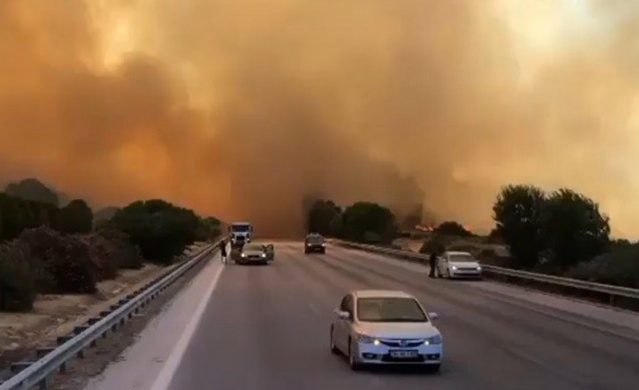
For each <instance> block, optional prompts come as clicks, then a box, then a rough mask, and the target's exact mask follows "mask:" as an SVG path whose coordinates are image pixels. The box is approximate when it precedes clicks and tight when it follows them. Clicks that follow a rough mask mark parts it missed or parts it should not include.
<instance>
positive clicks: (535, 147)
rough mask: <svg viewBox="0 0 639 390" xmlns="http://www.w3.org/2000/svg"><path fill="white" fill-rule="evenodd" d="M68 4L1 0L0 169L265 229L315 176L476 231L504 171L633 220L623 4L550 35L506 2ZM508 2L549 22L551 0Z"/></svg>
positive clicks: (294, 223)
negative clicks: (553, 41)
mask: <svg viewBox="0 0 639 390" xmlns="http://www.w3.org/2000/svg"><path fill="white" fill-rule="evenodd" d="M64 3H65V4H64V6H61V5H60V4H57V3H56V2H51V1H47V0H3V1H2V2H0V26H1V27H0V65H1V67H0V69H1V70H2V72H0V177H2V178H18V177H25V176H36V177H39V178H42V179H43V180H45V181H47V182H49V183H51V184H53V185H54V186H56V187H57V188H61V189H63V190H64V191H66V192H70V193H75V194H79V195H82V196H87V197H88V198H89V199H90V200H91V201H93V202H94V203H96V204H99V205H109V204H121V203H124V202H127V201H130V200H132V199H135V198H140V197H165V198H169V199H171V200H173V201H176V202H179V203H182V204H185V205H188V206H191V207H194V208H196V209H197V210H198V211H200V212H202V213H208V214H216V215H219V216H221V217H223V218H225V219H242V220H246V219H249V220H253V221H254V222H255V223H256V225H257V226H258V229H259V230H260V231H261V232H262V233H263V234H269V235H274V234H289V233H293V232H296V231H297V230H298V229H299V228H300V226H301V214H300V211H301V203H302V199H303V198H304V197H305V196H307V195H308V194H313V193H321V194H325V195H326V196H327V197H331V198H334V199H336V200H338V201H342V202H348V201H352V200H355V199H364V198H366V199H370V200H377V201H382V202H384V203H387V204H391V205H393V206H394V207H396V208H400V209H403V210H408V209H411V208H413V207H414V206H415V205H416V204H419V203H421V202H422V201H423V202H424V204H425V207H426V209H427V210H430V211H432V212H433V213H434V214H435V215H437V216H438V217H439V218H455V219H460V220H462V221H463V222H464V223H468V224H470V225H472V226H477V227H484V228H487V227H489V226H490V224H491V222H490V206H491V203H492V201H493V199H494V196H495V194H496V192H497V190H498V189H499V187H500V186H501V185H503V184H507V183H510V182H534V183H538V184H540V185H542V186H544V187H546V188H549V189H553V188H556V187H557V186H562V185H563V186H569V187H573V188H575V189H577V190H581V191H584V192H585V193H586V194H587V195H589V196H592V197H594V198H595V199H597V200H599V201H601V203H602V206H603V207H604V210H605V211H607V212H609V213H610V214H611V217H612V219H613V224H614V225H615V227H616V228H617V230H618V231H620V232H621V233H625V234H635V233H637V231H639V224H638V223H637V222H636V221H637V220H639V205H636V202H634V199H635V198H636V196H637V195H638V194H639V184H638V183H639V181H637V180H636V179H635V178H634V177H633V175H632V173H633V170H632V169H631V168H630V167H631V166H632V165H633V164H635V163H637V162H639V158H638V157H636V156H637V154H636V153H635V152H634V150H636V148H637V146H639V135H638V134H637V132H636V126H637V123H636V122H633V115H635V112H636V107H634V99H635V96H636V95H637V91H638V87H639V73H637V72H636V69H637V65H639V55H638V54H639V52H638V45H637V44H638V38H637V31H636V30H637V27H636V26H639V17H638V14H637V8H638V7H636V6H629V5H628V2H623V1H606V2H601V1H593V2H592V4H589V5H588V6H587V7H588V8H584V10H583V12H584V13H588V12H592V14H593V15H598V18H599V19H600V20H599V19H598V21H597V22H596V23H595V22H593V25H592V26H586V27H583V26H582V27H581V30H577V31H585V32H588V34H574V36H573V37H571V38H570V39H569V41H570V42H569V43H570V45H567V44H564V45H563V46H562V45H559V46H558V47H554V48H552V49H548V50H547V51H543V50H533V49H530V48H528V49H527V48H526V47H524V45H523V44H521V41H522V40H523V38H522V36H521V34H519V33H518V30H517V26H516V25H515V24H514V23H513V20H514V19H512V18H513V16H512V14H511V13H509V12H506V11H505V8H504V4H506V3H507V2H504V1H503V0H490V1H489V0H486V1H476V0H458V1H445V0H429V1H424V0H374V1H357V0H341V1H339V2H337V1H316V0H269V1H265V0H235V1H223V0H191V1H182V0H162V1H147V0H132V1H99V0H86V1H82V0H66V1H65V2H64ZM520 3H521V4H522V6H523V8H527V7H529V8H530V9H531V10H537V11H539V12H540V15H537V16H538V17H539V18H542V19H543V17H545V16H548V15H551V14H556V11H557V9H558V8H559V5H557V4H559V3H561V2H558V1H554V0H553V1H550V0H543V1H540V0H536V1H533V0H523V1H521V2H520ZM511 4H512V3H511ZM583 7H586V6H583ZM531 14H532V11H531ZM508 15H509V16H508ZM529 16H530V17H532V16H534V15H529ZM600 21H601V22H600ZM593 26H595V27H596V29H595V27H593ZM575 28H576V27H575ZM595 30H596V31H595ZM533 64H534V66H533ZM410 178H414V179H415V181H412V180H411V179H410Z"/></svg>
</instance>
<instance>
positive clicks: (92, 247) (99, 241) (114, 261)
mask: <svg viewBox="0 0 639 390" xmlns="http://www.w3.org/2000/svg"><path fill="white" fill-rule="evenodd" d="M76 237H77V239H78V240H80V241H82V242H83V244H84V245H86V246H87V249H88V250H89V257H90V258H91V261H92V262H93V264H94V265H95V267H96V277H97V280H98V281H100V280H111V279H115V278H116V277H117V276H118V266H119V264H118V258H117V253H115V251H114V250H113V245H112V243H111V242H109V241H108V240H107V239H106V238H104V237H103V236H101V235H98V234H89V235H86V236H76Z"/></svg>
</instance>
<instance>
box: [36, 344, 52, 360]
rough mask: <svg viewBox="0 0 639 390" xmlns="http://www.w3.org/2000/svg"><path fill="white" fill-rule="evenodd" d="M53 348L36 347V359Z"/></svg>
mask: <svg viewBox="0 0 639 390" xmlns="http://www.w3.org/2000/svg"><path fill="white" fill-rule="evenodd" d="M54 349H55V348H52V347H46V348H38V349H36V357H37V358H38V359H40V358H41V357H43V356H45V355H46V354H48V353H51V352H52V351H53V350H54Z"/></svg>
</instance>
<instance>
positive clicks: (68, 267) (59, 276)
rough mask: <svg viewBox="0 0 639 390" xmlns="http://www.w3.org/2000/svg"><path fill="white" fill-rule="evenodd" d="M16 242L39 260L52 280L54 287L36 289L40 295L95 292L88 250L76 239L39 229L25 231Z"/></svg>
mask: <svg viewBox="0 0 639 390" xmlns="http://www.w3.org/2000/svg"><path fill="white" fill-rule="evenodd" d="M19 240H20V241H21V242H23V243H24V244H26V245H28V247H29V249H30V251H31V254H32V255H33V257H34V258H36V259H38V260H40V261H41V262H42V263H43V264H44V267H45V269H46V271H48V273H49V274H51V276H52V277H53V281H54V286H53V288H52V289H47V288H46V286H38V290H40V292H51V293H61V294H74V293H75V294H85V293H94V292H95V291H96V286H95V283H96V280H97V267H96V265H95V264H94V263H93V261H92V260H91V256H90V253H89V247H88V245H86V243H85V242H83V241H82V240H80V239H78V237H76V236H62V235H60V234H59V233H57V232H56V231H54V230H52V229H50V228H48V227H46V226H43V227H39V228H35V229H28V230H25V231H24V232H23V233H22V234H21V235H20V237H19Z"/></svg>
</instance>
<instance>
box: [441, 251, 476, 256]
mask: <svg viewBox="0 0 639 390" xmlns="http://www.w3.org/2000/svg"><path fill="white" fill-rule="evenodd" d="M444 254H446V255H453V256H455V255H457V256H472V254H471V253H470V252H462V251H446V252H444Z"/></svg>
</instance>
